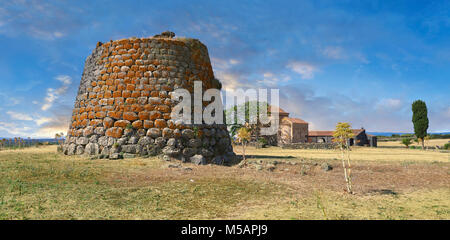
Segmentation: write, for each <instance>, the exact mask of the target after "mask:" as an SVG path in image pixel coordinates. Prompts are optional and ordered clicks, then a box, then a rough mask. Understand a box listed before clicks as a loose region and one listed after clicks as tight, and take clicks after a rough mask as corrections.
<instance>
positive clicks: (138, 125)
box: [132, 120, 143, 129]
mask: <svg viewBox="0 0 450 240" xmlns="http://www.w3.org/2000/svg"><path fill="white" fill-rule="evenodd" d="M132 126H133V128H135V129H141V128H142V127H143V124H142V121H141V120H136V121H134V122H133V123H132Z"/></svg>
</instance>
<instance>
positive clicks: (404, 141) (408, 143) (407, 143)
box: [402, 138, 412, 148]
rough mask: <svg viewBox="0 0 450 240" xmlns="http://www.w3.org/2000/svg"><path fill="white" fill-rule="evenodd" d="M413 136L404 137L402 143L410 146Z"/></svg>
mask: <svg viewBox="0 0 450 240" xmlns="http://www.w3.org/2000/svg"><path fill="white" fill-rule="evenodd" d="M411 143H412V142H411V138H403V139H402V144H403V145H405V146H406V148H408V146H409V145H411Z"/></svg>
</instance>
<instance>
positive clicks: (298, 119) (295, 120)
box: [283, 117, 308, 124]
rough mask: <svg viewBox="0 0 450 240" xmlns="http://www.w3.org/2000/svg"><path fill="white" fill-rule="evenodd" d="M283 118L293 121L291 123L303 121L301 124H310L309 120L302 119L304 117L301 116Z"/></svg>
mask: <svg viewBox="0 0 450 240" xmlns="http://www.w3.org/2000/svg"><path fill="white" fill-rule="evenodd" d="M283 120H287V121H289V122H291V123H301V124H308V122H306V121H304V120H302V119H300V118H288V117H287V118H283Z"/></svg>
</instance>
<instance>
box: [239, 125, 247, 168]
mask: <svg viewBox="0 0 450 240" xmlns="http://www.w3.org/2000/svg"><path fill="white" fill-rule="evenodd" d="M237 140H238V142H239V143H241V144H242V158H243V160H244V162H245V147H246V145H247V143H248V142H249V141H250V131H249V129H248V128H246V127H241V128H239V130H238V132H237Z"/></svg>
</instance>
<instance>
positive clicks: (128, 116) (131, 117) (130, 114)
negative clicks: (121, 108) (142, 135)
mask: <svg viewBox="0 0 450 240" xmlns="http://www.w3.org/2000/svg"><path fill="white" fill-rule="evenodd" d="M123 119H125V120H128V121H134V120H137V119H138V115H137V114H136V113H134V112H124V113H123Z"/></svg>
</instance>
